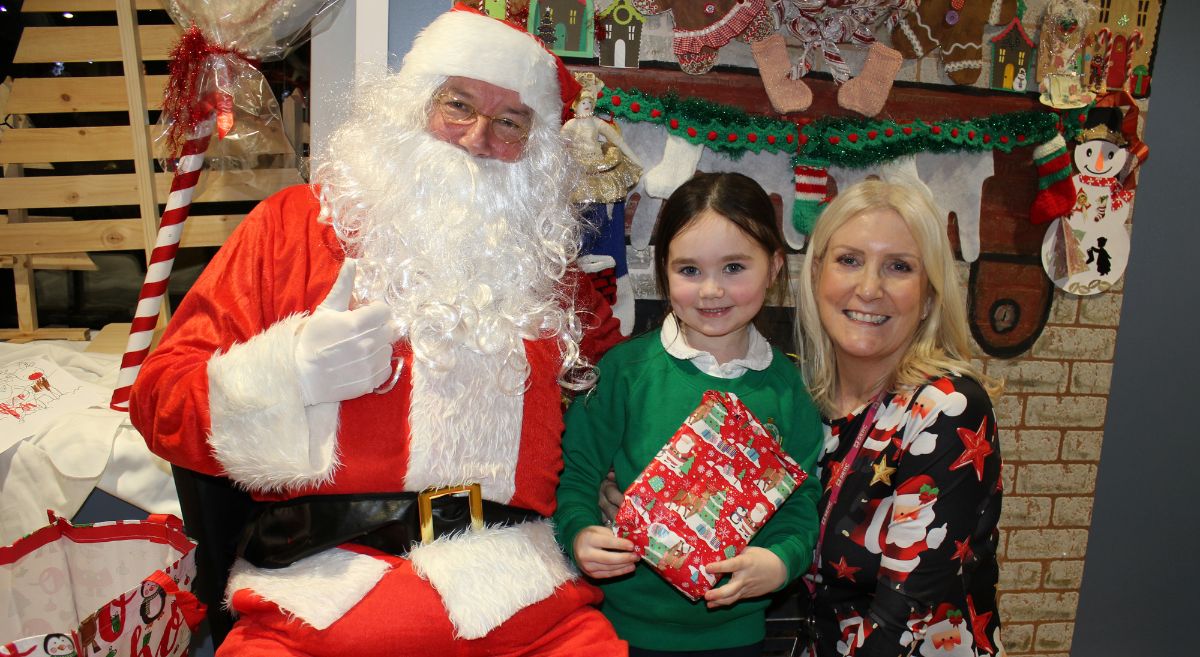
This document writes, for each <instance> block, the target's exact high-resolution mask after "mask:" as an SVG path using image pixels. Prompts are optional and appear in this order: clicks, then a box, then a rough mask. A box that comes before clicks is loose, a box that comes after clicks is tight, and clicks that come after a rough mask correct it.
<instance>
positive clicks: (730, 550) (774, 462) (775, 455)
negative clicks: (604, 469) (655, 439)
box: [613, 390, 808, 600]
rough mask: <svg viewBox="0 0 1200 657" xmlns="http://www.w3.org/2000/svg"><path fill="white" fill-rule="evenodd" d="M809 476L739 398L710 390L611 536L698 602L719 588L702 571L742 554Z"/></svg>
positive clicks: (629, 498)
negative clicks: (627, 542) (628, 544)
mask: <svg viewBox="0 0 1200 657" xmlns="http://www.w3.org/2000/svg"><path fill="white" fill-rule="evenodd" d="M768 426H770V425H768ZM772 428H773V427H772ZM807 478H808V474H807V473H806V472H804V470H803V468H801V467H800V465H799V464H798V463H796V462H795V461H794V460H792V458H791V457H789V456H788V455H787V454H786V453H784V451H783V449H782V447H780V445H779V439H778V436H776V435H773V434H772V433H771V432H770V431H769V430H768V429H767V428H766V427H764V425H763V424H762V423H760V422H759V421H758V419H757V418H755V417H754V415H753V414H752V413H751V412H750V410H749V409H747V408H746V406H745V405H744V404H743V403H742V402H741V401H740V400H739V399H738V398H737V396H736V395H734V394H732V393H721V392H716V391H713V390H709V391H707V392H705V393H704V395H703V397H702V398H701V403H700V405H699V406H698V407H697V408H696V410H695V411H693V412H692V413H691V415H689V416H688V417H687V419H686V420H685V421H684V422H683V425H682V426H680V428H679V430H678V431H676V432H675V434H674V435H673V436H672V437H671V439H670V440H669V441H667V443H666V445H664V446H663V448H662V449H661V450H659V452H658V454H657V455H656V456H655V457H654V460H652V461H651V462H650V464H649V465H648V466H646V469H645V470H643V471H642V474H641V475H639V476H638V478H637V479H636V480H634V482H633V484H631V485H630V486H629V488H628V489H627V490H626V491H625V502H624V504H622V505H621V508H620V510H619V511H618V512H617V517H616V520H615V522H614V524H613V532H614V533H615V534H616V535H618V536H621V537H623V538H627V539H629V540H630V541H633V544H634V550H635V551H636V552H637V553H638V554H639V555H640V556H641V557H642V559H643V560H644V561H645V562H646V563H647V564H649V565H650V566H651V567H653V568H654V569H655V570H656V571H657V572H658V573H659V574H660V575H661V576H662V577H663V578H664V579H666V580H667V581H668V582H669V583H670V584H671V585H672V586H674V587H675V588H677V589H678V590H679V591H680V592H682V593H683V594H684V595H685V596H687V597H688V598H690V599H692V600H697V599H699V598H701V597H703V596H704V593H705V592H706V591H708V590H709V589H711V588H712V587H713V586H714V585H715V584H716V583H717V577H716V576H715V575H712V574H710V573H709V572H708V571H707V570H706V569H705V566H706V565H707V564H710V563H714V562H717V561H722V560H724V559H729V558H732V557H735V556H737V555H738V554H740V553H741V552H742V550H743V549H745V547H746V544H747V543H749V541H750V539H751V538H752V537H753V536H754V535H755V533H757V532H758V530H759V529H760V528H761V527H762V526H763V524H765V523H766V522H767V520H769V519H770V518H771V516H772V515H774V513H775V511H776V510H777V509H778V508H779V507H780V506H781V505H782V504H783V503H784V501H785V500H787V498H788V496H789V495H791V494H792V492H793V491H795V490H796V488H798V487H799V486H800V484H802V483H804V480H805V479H807Z"/></svg>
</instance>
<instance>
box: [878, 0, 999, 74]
mask: <svg viewBox="0 0 1200 657" xmlns="http://www.w3.org/2000/svg"><path fill="white" fill-rule="evenodd" d="M1016 16H1017V0H923V1H922V2H921V4H920V6H918V7H917V10H916V11H914V12H911V13H909V14H906V15H905V16H904V17H903V18H901V19H900V21H899V22H898V23H897V24H896V27H895V28H894V29H893V30H892V45H894V46H895V47H896V49H897V50H899V51H900V54H901V55H903V56H904V58H905V59H920V58H922V57H924V56H925V55H928V54H930V53H932V52H933V51H935V50H938V49H939V48H940V49H941V51H942V66H943V67H944V68H945V71H946V75H947V76H949V78H950V79H951V80H953V81H954V83H955V84H964V85H970V84H974V83H975V81H976V80H978V79H979V74H980V72H982V71H983V29H984V26H985V25H987V24H991V25H1004V24H1006V23H1008V22H1010V21H1012V19H1014V18H1016Z"/></svg>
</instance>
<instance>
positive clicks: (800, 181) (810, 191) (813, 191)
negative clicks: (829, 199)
mask: <svg viewBox="0 0 1200 657" xmlns="http://www.w3.org/2000/svg"><path fill="white" fill-rule="evenodd" d="M795 174H796V200H797V201H810V202H812V203H823V202H824V201H825V197H826V195H827V194H828V193H829V170H828V169H826V168H825V167H820V166H809V165H807V164H797V165H796V168H795Z"/></svg>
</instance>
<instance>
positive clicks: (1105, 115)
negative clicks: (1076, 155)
mask: <svg viewBox="0 0 1200 657" xmlns="http://www.w3.org/2000/svg"><path fill="white" fill-rule="evenodd" d="M1124 118H1125V114H1124V113H1123V112H1121V108H1119V107H1093V108H1092V109H1091V111H1089V112H1088V114H1087V120H1086V121H1084V123H1083V129H1082V130H1080V131H1079V143H1081V144H1082V143H1084V142H1089V141H1096V140H1100V141H1107V142H1109V143H1110V144H1116V145H1117V146H1125V145H1126V144H1128V143H1129V140H1127V139H1126V138H1125V135H1123V134H1121V121H1122V120H1123V119H1124Z"/></svg>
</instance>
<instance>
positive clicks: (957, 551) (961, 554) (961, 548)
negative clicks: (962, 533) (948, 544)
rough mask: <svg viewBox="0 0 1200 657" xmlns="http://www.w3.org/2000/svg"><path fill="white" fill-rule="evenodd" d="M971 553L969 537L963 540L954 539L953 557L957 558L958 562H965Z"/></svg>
mask: <svg viewBox="0 0 1200 657" xmlns="http://www.w3.org/2000/svg"><path fill="white" fill-rule="evenodd" d="M972 554H973V553H972V552H971V541H970V539H968V540H965V541H954V558H955V559H958V561H959V562H960V563H966V562H967V560H968V559H970V558H971V555H972Z"/></svg>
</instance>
